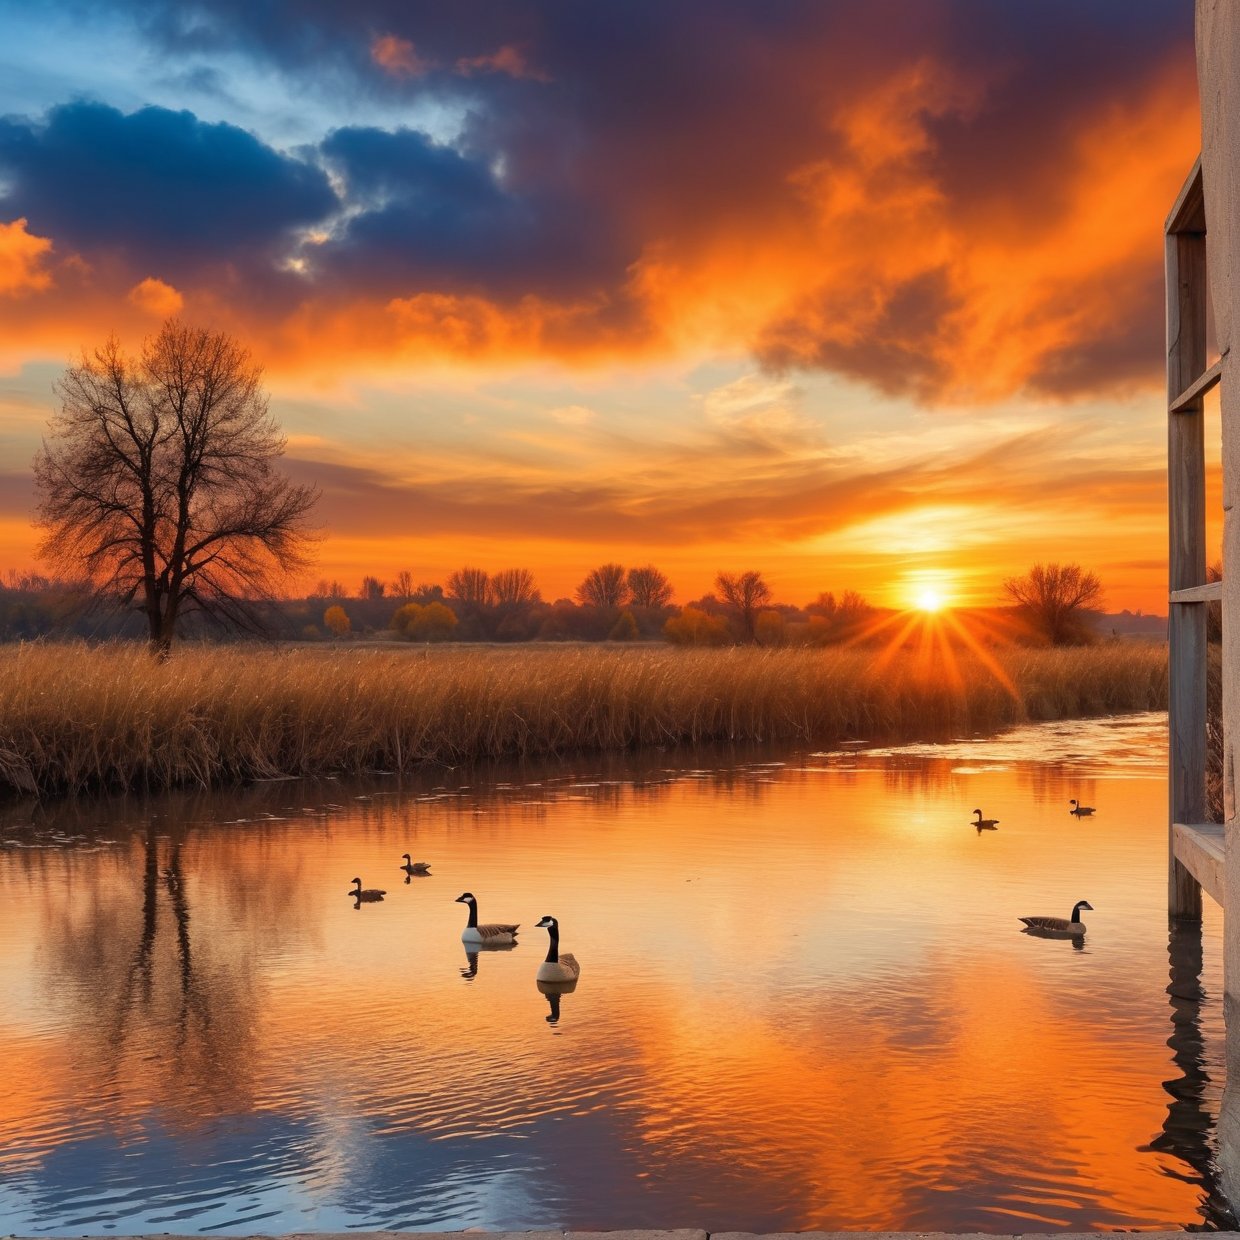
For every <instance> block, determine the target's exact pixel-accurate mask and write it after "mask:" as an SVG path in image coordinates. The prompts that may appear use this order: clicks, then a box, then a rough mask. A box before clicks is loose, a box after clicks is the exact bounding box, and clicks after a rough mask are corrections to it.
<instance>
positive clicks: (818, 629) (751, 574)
mask: <svg viewBox="0 0 1240 1240" xmlns="http://www.w3.org/2000/svg"><path fill="white" fill-rule="evenodd" d="M715 587H716V588H715V590H713V591H711V592H710V593H707V594H705V595H703V596H702V597H700V598H697V599H694V600H693V601H692V602H689V603H686V604H684V605H683V606H677V605H675V604H673V603H672V602H671V598H672V586H671V584H670V582H669V581H668V579H667V577H666V576H665V575H664V574H663V573H662V572H661V571H660V570H659V569H657V568H655V567H654V566H653V565H645V566H643V567H640V568H631V569H625V568H624V567H622V566H621V565H618V564H605V565H602V566H600V567H599V568H597V569H594V570H592V571H591V572H590V573H589V574H588V575H587V576H586V578H585V579H584V580H583V581H582V583H581V584H580V586H578V588H577V589H576V591H575V592H574V597H573V598H558V599H555V600H553V601H547V600H545V599H544V598H543V597H542V593H541V591H540V590H539V588H538V586H537V583H536V581H535V578H534V575H533V574H532V573H531V572H530V571H529V570H528V569H519V568H518V569H505V570H502V571H500V572H496V573H488V572H486V571H485V570H483V569H480V568H474V567H466V568H463V569H460V570H458V571H456V572H454V573H452V574H450V575H449V577H448V578H447V580H446V582H445V583H444V584H443V585H439V584H437V583H426V582H423V583H415V582H414V580H413V577H412V574H410V573H407V572H406V573H400V574H398V575H397V576H396V577H395V578H394V579H393V580H391V581H384V580H381V579H379V578H378V577H374V576H366V577H364V578H363V579H362V581H361V582H360V584H359V585H358V586H357V587H355V588H352V589H350V588H349V587H347V586H345V585H344V584H343V583H342V582H339V581H327V580H322V581H320V582H318V583H317V584H316V586H315V588H314V589H313V590H312V591H311V592H310V593H309V594H308V595H307V596H306V597H305V598H296V599H279V600H267V601H257V602H251V603H249V604H248V605H247V610H246V615H247V621H248V622H247V623H246V624H244V625H240V624H233V625H228V624H225V625H223V626H221V624H220V623H219V621H218V620H208V619H207V618H206V617H204V616H201V615H196V614H195V613H194V612H192V611H191V612H189V613H187V614H186V616H185V617H184V619H183V621H182V626H183V627H182V630H181V631H182V633H183V635H184V636H185V637H188V638H191V639H192V638H195V637H197V638H202V637H206V636H212V637H217V638H218V637H221V636H222V637H225V638H229V637H251V636H254V635H255V634H256V633H258V634H261V635H263V636H267V637H270V638H272V639H275V640H280V641H350V640H357V639H359V638H370V639H379V640H394V641H395V640H403V641H411V642H442V641H456V642H523V641H548V642H555V641H613V642H614V641H666V642H671V643H672V644H675V645H683V646H727V645H738V644H742V645H744V644H748V645H760V646H828V645H838V644H842V643H856V642H862V643H868V642H870V641H873V642H875V643H880V642H881V643H883V644H888V643H890V642H891V640H892V638H893V636H894V635H895V634H896V633H897V632H899V626H898V625H896V624H895V623H894V618H895V617H896V615H897V613H895V612H893V611H891V610H887V609H881V608H876V607H873V606H871V604H870V603H869V602H868V601H867V600H866V599H865V598H864V597H863V596H862V595H860V594H858V593H857V592H855V591H853V590H845V591H842V592H841V593H840V594H839V595H838V596H837V595H836V594H835V593H833V592H830V591H826V592H823V593H821V594H819V595H818V597H817V598H815V599H814V600H813V601H812V602H809V603H806V604H804V605H803V606H796V605H793V604H788V603H777V602H774V601H773V600H772V596H771V591H770V588H769V587H768V585H767V584H766V582H765V581H764V580H763V578H762V575H761V573H758V572H755V571H748V572H742V573H724V572H721V573H719V574H718V576H717V578H716V582H715ZM958 615H959V616H960V618H961V621H962V622H963V623H964V624H965V625H966V626H967V627H968V628H970V629H971V630H972V631H973V634H974V636H975V637H977V636H979V635H980V637H981V640H983V642H984V643H985V644H987V645H1002V644H1009V643H1012V642H1015V643H1017V644H1033V645H1040V644H1044V643H1043V642H1042V641H1041V640H1040V639H1039V637H1038V635H1037V633H1036V632H1033V631H1031V630H1030V628H1029V627H1028V626H1027V625H1025V624H1022V622H1021V619H1020V616H1019V614H1018V612H1017V611H1016V610H1015V609H1012V608H989V609H981V610H976V611H973V612H961V613H958ZM970 617H971V618H972V619H971V620H970ZM1160 624H1161V625H1165V619H1163V618H1161V617H1145V616H1142V615H1141V613H1139V612H1138V613H1136V615H1135V616H1133V615H1131V614H1130V613H1128V612H1123V613H1120V614H1119V615H1114V616H1097V617H1096V618H1095V622H1094V625H1093V630H1094V632H1095V634H1096V635H1097V636H1099V637H1105V636H1122V635H1125V634H1134V635H1135V634H1137V633H1141V634H1148V635H1150V636H1155V635H1159V626H1160ZM959 627H960V626H959V625H956V626H953V625H951V624H947V625H944V626H943V637H944V639H945V640H948V641H954V640H955V638H956V637H957V636H958V633H957V632H956V630H957V629H958V628H959ZM1163 631H1165V629H1164V630H1163ZM144 633H145V627H144V622H143V619H142V617H141V616H140V615H138V614H137V613H136V612H135V611H134V609H133V607H132V605H126V604H125V603H124V602H123V600H120V599H109V598H107V597H106V596H102V597H101V596H100V595H99V594H98V593H97V592H96V591H94V590H93V589H92V587H91V586H90V585H89V584H86V583H75V582H69V581H59V580H54V579H51V578H48V577H44V576H41V575H39V574H37V573H19V572H15V571H12V570H10V571H8V572H6V573H4V574H3V576H2V577H0V641H21V640H30V639H34V638H38V637H44V636H57V637H65V636H70V637H79V638H85V639H87V640H108V639H115V638H135V639H137V638H141V637H142V636H143V635H144ZM908 640H913V639H912V638H911V637H910V638H908Z"/></svg>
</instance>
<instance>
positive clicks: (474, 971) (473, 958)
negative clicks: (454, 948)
mask: <svg viewBox="0 0 1240 1240" xmlns="http://www.w3.org/2000/svg"><path fill="white" fill-rule="evenodd" d="M516 946H517V945H516V944H515V943H471V944H470V945H469V946H468V947H467V948H466V949H465V968H463V969H462V970H461V976H462V977H463V978H464V979H465V980H466V981H467V982H472V981H473V980H474V978H476V977H477V976H478V957H479V956H480V955H482V954H483V953H484V952H486V953H494V952H510V951H513V950H515V948H516Z"/></svg>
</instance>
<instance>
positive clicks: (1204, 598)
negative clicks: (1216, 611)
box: [1170, 581, 1223, 603]
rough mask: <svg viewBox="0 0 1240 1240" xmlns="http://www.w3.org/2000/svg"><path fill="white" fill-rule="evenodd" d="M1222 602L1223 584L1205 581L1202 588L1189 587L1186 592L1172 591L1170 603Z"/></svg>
mask: <svg viewBox="0 0 1240 1240" xmlns="http://www.w3.org/2000/svg"><path fill="white" fill-rule="evenodd" d="M1222 600H1223V583H1222V582H1221V581H1207V582H1206V584H1205V585H1204V586H1189V587H1188V589H1186V590H1172V591H1171V596H1170V601H1171V602H1172V603H1220V602H1222Z"/></svg>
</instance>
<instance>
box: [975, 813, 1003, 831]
mask: <svg viewBox="0 0 1240 1240" xmlns="http://www.w3.org/2000/svg"><path fill="white" fill-rule="evenodd" d="M973 812H974V813H975V814H976V815H977V821H976V822H975V823H974V824H973V825H974V826H975V827H976V828H977V829H978V830H979V831H995V830H998V827H999V820H998V819H997V818H983V817H982V811H981V810H980V809H975V810H974V811H973Z"/></svg>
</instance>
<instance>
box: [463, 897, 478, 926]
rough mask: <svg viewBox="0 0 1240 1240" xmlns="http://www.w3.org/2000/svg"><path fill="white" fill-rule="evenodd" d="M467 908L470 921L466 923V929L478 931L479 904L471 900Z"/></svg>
mask: <svg viewBox="0 0 1240 1240" xmlns="http://www.w3.org/2000/svg"><path fill="white" fill-rule="evenodd" d="M465 907H466V908H468V909H469V920H468V921H467V922H466V923H465V927H466V929H469V930H476V929H477V928H478V903H477V901H476V900H470V902H469V903H468V904H467V905H466V906H465Z"/></svg>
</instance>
